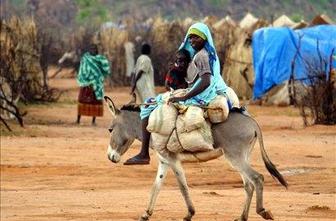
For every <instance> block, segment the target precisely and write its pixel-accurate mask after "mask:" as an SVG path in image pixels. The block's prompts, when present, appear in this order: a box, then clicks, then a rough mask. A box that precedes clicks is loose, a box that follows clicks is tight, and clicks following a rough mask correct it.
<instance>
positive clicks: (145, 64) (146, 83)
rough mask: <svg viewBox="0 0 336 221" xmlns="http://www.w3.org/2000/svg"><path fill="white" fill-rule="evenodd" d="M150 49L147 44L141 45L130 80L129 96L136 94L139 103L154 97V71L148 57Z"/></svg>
mask: <svg viewBox="0 0 336 221" xmlns="http://www.w3.org/2000/svg"><path fill="white" fill-rule="evenodd" d="M150 53H151V47H150V45H149V44H146V43H145V44H143V45H142V48H141V55H140V56H139V58H138V59H137V61H136V64H135V69H134V73H133V74H132V78H131V94H133V93H134V92H136V95H137V97H138V98H139V99H140V103H143V102H144V101H145V100H146V99H147V98H150V97H155V87H154V70H153V65H152V61H151V59H150V57H149V55H150Z"/></svg>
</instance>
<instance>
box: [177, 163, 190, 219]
mask: <svg viewBox="0 0 336 221" xmlns="http://www.w3.org/2000/svg"><path fill="white" fill-rule="evenodd" d="M171 167H172V169H173V171H174V173H175V176H176V179H177V181H178V184H179V187H180V190H181V193H182V196H183V198H184V201H185V202H186V204H187V207H188V214H187V216H186V217H184V219H183V220H184V221H191V218H192V217H193V216H194V214H195V208H194V205H193V203H192V201H191V199H190V196H189V191H188V185H187V180H186V177H185V174H184V170H183V167H182V165H181V162H180V161H175V162H174V163H172V164H171Z"/></svg>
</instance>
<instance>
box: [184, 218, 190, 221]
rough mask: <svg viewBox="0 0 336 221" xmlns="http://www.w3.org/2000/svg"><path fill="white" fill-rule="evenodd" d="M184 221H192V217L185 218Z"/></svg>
mask: <svg viewBox="0 0 336 221" xmlns="http://www.w3.org/2000/svg"><path fill="white" fill-rule="evenodd" d="M183 221H191V217H184V218H183Z"/></svg>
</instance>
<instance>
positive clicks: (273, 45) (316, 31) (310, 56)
mask: <svg viewBox="0 0 336 221" xmlns="http://www.w3.org/2000/svg"><path fill="white" fill-rule="evenodd" d="M252 53H253V68H254V72H255V84H254V88H253V98H254V99H259V98H261V97H262V96H263V95H264V94H265V93H266V92H267V91H269V90H270V89H271V88H272V87H273V86H275V85H279V84H282V83H285V82H286V81H288V80H289V79H290V78H291V73H293V76H292V77H293V79H294V80H301V81H304V80H307V78H308V77H309V76H308V68H309V67H308V65H311V64H313V63H314V64H316V63H319V64H318V65H322V66H323V69H324V72H325V74H328V73H329V71H330V65H332V67H333V68H336V60H335V59H331V56H332V54H334V56H335V55H336V26H335V25H319V26H314V27H310V28H304V29H300V30H292V29H290V28H288V27H283V28H261V29H258V30H257V31H255V32H254V34H253V37H252ZM292 61H293V64H294V69H293V71H292V66H291V64H292ZM305 83H307V82H306V81H305Z"/></svg>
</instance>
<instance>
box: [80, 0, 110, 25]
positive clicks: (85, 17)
mask: <svg viewBox="0 0 336 221" xmlns="http://www.w3.org/2000/svg"><path fill="white" fill-rule="evenodd" d="M75 2H76V5H77V7H78V12H77V14H76V21H77V22H78V23H79V24H86V25H89V26H90V25H100V24H101V23H103V22H106V21H108V19H109V14H108V11H107V7H106V6H105V5H104V4H103V3H102V2H101V1H100V0H75Z"/></svg>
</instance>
